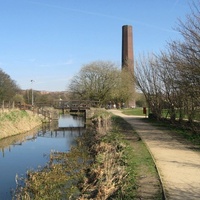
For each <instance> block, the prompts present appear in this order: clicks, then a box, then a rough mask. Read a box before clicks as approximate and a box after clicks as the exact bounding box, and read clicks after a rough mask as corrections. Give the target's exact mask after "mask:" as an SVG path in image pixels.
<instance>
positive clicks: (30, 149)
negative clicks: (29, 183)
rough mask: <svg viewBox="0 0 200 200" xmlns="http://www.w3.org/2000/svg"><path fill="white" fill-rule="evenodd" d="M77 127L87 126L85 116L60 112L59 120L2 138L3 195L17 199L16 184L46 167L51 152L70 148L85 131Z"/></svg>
mask: <svg viewBox="0 0 200 200" xmlns="http://www.w3.org/2000/svg"><path fill="white" fill-rule="evenodd" d="M59 127H60V129H58V128H59ZM63 127H74V129H65V128H63ZM75 127H84V120H83V118H82V117H79V116H73V115H60V117H59V120H58V121H57V123H55V124H47V123H46V124H43V126H41V127H40V126H39V127H38V128H37V129H34V130H32V131H31V132H26V133H25V134H18V135H15V136H10V137H7V138H4V139H1V140H0V172H1V173H0V186H1V187H0V199H5V200H11V199H13V198H12V197H11V193H14V191H15V189H16V186H17V185H20V184H21V183H22V182H23V181H22V179H24V178H25V177H26V175H27V173H28V172H30V171H32V172H33V171H38V170H39V171H40V170H41V169H42V168H46V166H48V163H49V159H50V155H51V153H52V154H53V153H55V152H69V151H70V149H71V147H72V146H74V145H76V142H75V140H76V138H77V137H80V135H81V134H82V133H81V131H83V130H82V129H81V130H79V129H75ZM55 129H56V131H55ZM14 199H15V198H14Z"/></svg>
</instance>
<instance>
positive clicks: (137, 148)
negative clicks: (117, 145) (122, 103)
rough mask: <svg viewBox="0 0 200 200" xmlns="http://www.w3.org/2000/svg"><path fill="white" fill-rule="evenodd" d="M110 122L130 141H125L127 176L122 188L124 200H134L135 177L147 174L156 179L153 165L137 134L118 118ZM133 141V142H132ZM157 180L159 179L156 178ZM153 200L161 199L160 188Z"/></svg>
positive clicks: (113, 118) (135, 191) (135, 192)
mask: <svg viewBox="0 0 200 200" xmlns="http://www.w3.org/2000/svg"><path fill="white" fill-rule="evenodd" d="M112 120H113V122H114V124H115V126H117V127H118V128H119V132H120V133H121V134H125V136H126V135H127V134H128V135H130V136H129V137H131V139H128V140H126V148H125V151H124V158H125V160H126V170H127V174H128V176H127V177H126V179H125V183H124V186H123V190H124V199H128V200H129V199H135V198H136V197H137V188H138V186H137V177H138V176H141V174H146V175H147V174H148V175H149V176H155V177H157V178H158V173H157V170H156V168H155V163H154V161H153V159H152V157H151V155H150V153H149V151H148V149H147V148H146V146H145V144H144V143H143V141H142V140H141V139H140V137H139V136H138V134H137V133H136V132H135V131H134V130H133V128H132V126H131V125H130V124H129V123H128V122H126V121H125V120H124V119H123V118H121V117H119V116H113V117H112ZM133 141H134V142H133ZM158 179H159V178H158ZM154 199H162V191H161V187H160V190H159V191H158V193H156V194H155V198H154Z"/></svg>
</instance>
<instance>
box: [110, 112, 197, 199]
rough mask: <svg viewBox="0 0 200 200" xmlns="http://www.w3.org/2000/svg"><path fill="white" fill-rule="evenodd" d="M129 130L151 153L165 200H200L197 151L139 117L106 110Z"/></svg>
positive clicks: (170, 133)
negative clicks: (125, 123) (134, 133)
mask: <svg viewBox="0 0 200 200" xmlns="http://www.w3.org/2000/svg"><path fill="white" fill-rule="evenodd" d="M110 112H112V113H113V114H115V115H119V116H121V117H123V118H124V119H125V120H126V121H127V122H128V123H129V124H131V125H132V126H133V128H134V129H135V130H136V132H137V133H138V135H139V136H140V137H141V139H142V140H143V142H144V143H145V144H146V146H147V148H148V149H149V152H150V153H151V155H152V157H153V159H154V162H155V164H156V167H157V169H158V173H159V176H160V179H161V182H162V185H163V190H164V195H165V199H167V200H200V148H198V147H195V146H194V145H192V144H189V142H186V141H185V140H183V139H182V138H180V137H178V136H177V134H174V133H172V132H171V131H169V130H166V129H165V128H161V127H159V128H158V127H155V126H152V125H150V124H149V123H146V122H145V121H144V120H141V117H139V116H133V115H132V116H128V115H124V114H122V113H121V111H120V110H110Z"/></svg>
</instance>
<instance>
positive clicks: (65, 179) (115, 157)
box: [16, 111, 161, 200]
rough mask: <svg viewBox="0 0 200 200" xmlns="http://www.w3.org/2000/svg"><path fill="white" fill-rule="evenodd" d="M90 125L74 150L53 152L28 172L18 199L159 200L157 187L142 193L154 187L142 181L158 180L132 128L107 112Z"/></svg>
mask: <svg viewBox="0 0 200 200" xmlns="http://www.w3.org/2000/svg"><path fill="white" fill-rule="evenodd" d="M91 122H92V123H91V124H90V125H89V127H88V130H87V131H86V133H85V134H84V135H83V136H82V137H81V138H79V139H78V140H77V147H73V148H72V149H71V151H70V152H53V153H51V154H50V159H49V163H48V164H47V166H46V167H45V168H43V169H38V171H36V172H33V171H32V172H28V173H27V179H26V180H25V181H23V183H22V184H21V185H22V186H25V187H21V186H20V185H19V187H18V190H17V193H16V199H36V200H37V199H38V200H39V199H79V200H84V199H116V200H117V199H127V200H129V199H130V200H132V199H136V198H141V197H142V198H143V197H148V198H149V197H150V198H149V199H161V197H160V196H161V192H160V187H159V184H158V183H157V182H156V184H157V185H156V188H153V191H151V192H150V191H149V189H147V188H146V189H143V190H141V188H142V187H143V185H145V184H146V185H149V184H152V185H155V184H154V183H155V182H149V180H150V179H145V181H146V182H143V183H142V182H141V177H142V180H144V178H143V177H144V176H147V177H154V178H155V179H156V178H158V177H157V173H156V170H155V166H154V163H153V161H152V159H151V156H150V155H149V153H148V151H147V150H146V148H145V146H144V144H143V143H142V142H141V140H140V138H139V137H138V136H137V134H136V133H135V132H134V131H133V130H132V127H131V126H130V125H129V124H128V123H127V122H125V121H124V120H123V119H122V118H119V117H116V116H111V115H110V114H109V113H107V112H105V111H98V113H95V115H94V117H93V118H92V119H91ZM133 135H134V137H133ZM130 138H131V139H130ZM130 140H134V144H133V143H130ZM136 144H137V145H136ZM138 151H139V152H138ZM145 192H146V193H148V195H149V193H150V196H147V194H146V193H145ZM145 195H146V196H145Z"/></svg>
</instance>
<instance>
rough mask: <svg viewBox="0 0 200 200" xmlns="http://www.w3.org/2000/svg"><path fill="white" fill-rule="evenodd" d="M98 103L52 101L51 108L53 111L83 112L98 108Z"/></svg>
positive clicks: (88, 101)
mask: <svg viewBox="0 0 200 200" xmlns="http://www.w3.org/2000/svg"><path fill="white" fill-rule="evenodd" d="M98 106H99V101H90V100H73V101H62V100H59V101H54V102H53V107H54V108H55V109H65V110H69V111H70V112H84V111H85V110H89V109H90V108H91V107H98Z"/></svg>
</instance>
